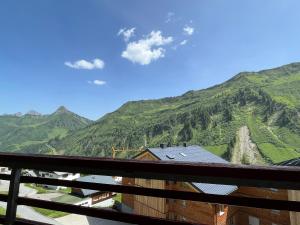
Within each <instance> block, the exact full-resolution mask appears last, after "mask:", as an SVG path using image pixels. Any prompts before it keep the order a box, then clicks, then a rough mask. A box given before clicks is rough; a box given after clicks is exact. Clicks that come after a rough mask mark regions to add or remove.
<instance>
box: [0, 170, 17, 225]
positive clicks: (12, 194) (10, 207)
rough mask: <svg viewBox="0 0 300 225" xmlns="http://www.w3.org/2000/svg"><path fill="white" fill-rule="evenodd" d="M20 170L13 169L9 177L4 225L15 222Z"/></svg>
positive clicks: (11, 224) (10, 224)
mask: <svg viewBox="0 0 300 225" xmlns="http://www.w3.org/2000/svg"><path fill="white" fill-rule="evenodd" d="M20 178H21V169H19V168H17V169H16V168H13V169H12V172H11V177H10V184H9V191H8V197H7V207H6V216H5V223H4V224H5V225H13V224H15V220H16V213H17V200H18V195H19V188H20Z"/></svg>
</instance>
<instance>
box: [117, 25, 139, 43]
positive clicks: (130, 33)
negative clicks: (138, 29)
mask: <svg viewBox="0 0 300 225" xmlns="http://www.w3.org/2000/svg"><path fill="white" fill-rule="evenodd" d="M134 32H135V27H133V28H130V29H126V28H122V29H120V30H119V32H118V36H120V35H123V38H124V41H129V39H130V38H131V37H133V36H134Z"/></svg>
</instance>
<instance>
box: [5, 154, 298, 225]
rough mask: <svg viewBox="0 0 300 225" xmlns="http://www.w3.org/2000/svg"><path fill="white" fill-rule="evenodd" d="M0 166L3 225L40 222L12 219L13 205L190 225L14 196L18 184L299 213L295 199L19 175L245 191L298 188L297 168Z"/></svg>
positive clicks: (20, 160)
mask: <svg viewBox="0 0 300 225" xmlns="http://www.w3.org/2000/svg"><path fill="white" fill-rule="evenodd" d="M0 165H1V166H5V167H10V168H12V173H11V175H5V174H0V180H9V181H10V187H9V193H8V195H3V194H0V201H5V202H7V211H6V215H5V216H3V217H0V223H1V224H5V225H12V224H41V225H42V224H45V223H41V222H36V221H29V220H23V219H17V218H16V210H17V206H18V205H26V206H31V207H39V208H45V209H51V210H56V211H63V212H67V213H75V214H80V215H86V216H91V217H96V218H102V219H108V220H114V221H120V222H127V223H132V224H166V225H168V224H192V223H188V222H181V221H171V220H166V219H160V218H155V217H147V216H142V215H136V214H130V213H122V212H115V211H110V210H106V209H101V208H89V207H83V206H76V205H71V204H64V203H58V202H50V201H45V200H39V199H31V198H26V197H19V196H18V193H19V186H20V183H35V184H45V185H56V186H66V187H73V188H84V189H92V190H101V191H110V192H116V193H126V194H134V195H143V196H152V197H163V198H172V199H181V200H192V201H201V202H206V203H217V204H226V205H233V206H245V207H254V208H264V209H275V210H288V211H295V212H300V202H297V201H286V200H274V199H262V198H248V197H241V196H223V195H214V194H204V193H195V192H186V191H175V190H164V189H152V188H145V187H136V186H124V185H110V184H98V183H88V182H79V181H67V180H58V179H51V178H41V177H26V176H21V170H22V169H36V170H42V171H47V170H49V171H64V172H72V173H85V174H98V175H109V176H122V177H134V178H146V179H156V180H158V179H159V180H174V181H183V182H203V183H214V184H233V185H239V186H250V187H265V188H280V189H292V190H300V179H299V177H300V169H299V168H294V167H281V166H276V167H264V166H238V165H231V164H216V163H211V164H208V163H188V162H186V163H183V162H180V163H179V162H165V161H137V160H120V159H107V158H89V157H68V156H45V155H25V154H9V153H2V154H0Z"/></svg>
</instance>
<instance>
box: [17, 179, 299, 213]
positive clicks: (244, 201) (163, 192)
mask: <svg viewBox="0 0 300 225" xmlns="http://www.w3.org/2000/svg"><path fill="white" fill-rule="evenodd" d="M21 182H22V183H36V184H46V185H54V186H66V187H73V188H83V189H92V190H101V191H110V192H117V193H126V194H133V195H142V196H152V197H160V198H170V199H181V200H190V201H200V202H207V203H218V204H226V205H234V206H245V207H255V208H264V209H277V210H288V211H298V212H300V202H295V201H294V202H293V201H285V200H274V199H264V198H246V197H240V196H230V195H228V196H227V195H225V196H224V195H214V194H204V193H199V192H187V191H175V190H167V189H154V188H145V187H136V186H124V185H111V184H98V183H90V182H79V181H68V180H57V179H51V178H40V177H21Z"/></svg>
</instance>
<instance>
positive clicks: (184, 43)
mask: <svg viewBox="0 0 300 225" xmlns="http://www.w3.org/2000/svg"><path fill="white" fill-rule="evenodd" d="M187 42H188V40H183V41H181V42H180V43H179V44H180V45H186V43H187Z"/></svg>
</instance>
